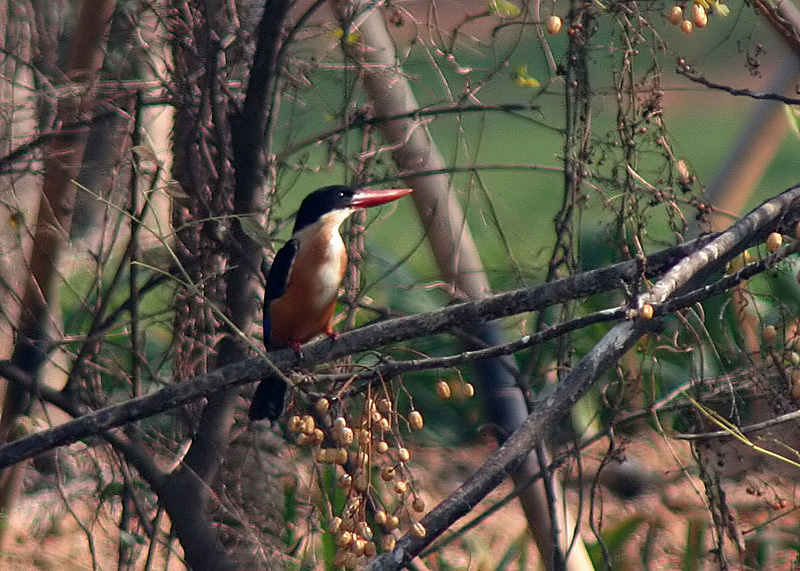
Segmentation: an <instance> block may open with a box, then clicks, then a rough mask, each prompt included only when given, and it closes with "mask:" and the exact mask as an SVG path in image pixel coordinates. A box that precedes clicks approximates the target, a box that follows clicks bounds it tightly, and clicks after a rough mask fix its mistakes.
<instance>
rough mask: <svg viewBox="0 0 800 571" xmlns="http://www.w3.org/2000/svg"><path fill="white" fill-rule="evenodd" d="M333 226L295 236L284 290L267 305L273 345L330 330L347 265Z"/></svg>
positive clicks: (345, 256) (329, 331)
mask: <svg viewBox="0 0 800 571" xmlns="http://www.w3.org/2000/svg"><path fill="white" fill-rule="evenodd" d="M337 228H338V226H337V227H336V228H333V229H332V230H333V231H332V232H321V233H315V234H314V235H312V236H303V235H300V236H298V239H299V246H298V250H297V254H296V255H295V259H294V263H293V264H292V268H291V270H290V273H289V279H288V282H287V285H286V291H285V293H284V294H283V295H282V296H281V297H280V298H278V299H276V300H275V301H273V302H272V303H271V304H270V306H269V320H270V342H271V344H272V345H273V346H275V347H286V346H289V345H290V344H292V343H305V342H307V341H310V340H311V339H313V338H314V337H316V336H317V335H321V334H323V333H325V334H328V335H330V334H332V333H333V314H334V310H335V308H336V298H337V296H338V294H339V287H340V286H341V283H342V278H343V277H344V273H345V270H346V268H347V253H346V252H345V248H344V243H343V242H342V239H341V237H340V236H339V232H338V231H337ZM326 235H327V236H326Z"/></svg>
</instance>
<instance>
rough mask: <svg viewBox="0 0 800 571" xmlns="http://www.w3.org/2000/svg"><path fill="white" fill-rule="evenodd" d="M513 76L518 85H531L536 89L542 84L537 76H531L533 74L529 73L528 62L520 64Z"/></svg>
mask: <svg viewBox="0 0 800 571" xmlns="http://www.w3.org/2000/svg"><path fill="white" fill-rule="evenodd" d="M511 77H512V78H513V80H514V81H515V82H516V83H517V84H518V85H521V86H522V87H531V88H534V89H535V88H537V87H540V86H541V84H540V83H539V82H538V81H537V80H536V78H535V77H531V75H530V74H528V64H527V63H521V64H519V66H518V67H517V71H516V72H515V73H514V75H512V76H511Z"/></svg>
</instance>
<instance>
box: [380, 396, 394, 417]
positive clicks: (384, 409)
mask: <svg viewBox="0 0 800 571" xmlns="http://www.w3.org/2000/svg"><path fill="white" fill-rule="evenodd" d="M378 410H379V411H380V412H381V413H383V414H389V413H390V412H392V401H390V400H389V399H387V398H382V399H378Z"/></svg>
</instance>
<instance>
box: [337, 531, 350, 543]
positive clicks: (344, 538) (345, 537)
mask: <svg viewBox="0 0 800 571" xmlns="http://www.w3.org/2000/svg"><path fill="white" fill-rule="evenodd" d="M351 541H353V534H352V533H351V532H349V531H346V530H345V531H341V532H339V533H337V534H336V545H338V546H339V547H347V546H348V545H350V542H351Z"/></svg>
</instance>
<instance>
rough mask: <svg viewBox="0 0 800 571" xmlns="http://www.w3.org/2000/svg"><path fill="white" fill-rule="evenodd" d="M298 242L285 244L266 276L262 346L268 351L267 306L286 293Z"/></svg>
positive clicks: (291, 241)
mask: <svg viewBox="0 0 800 571" xmlns="http://www.w3.org/2000/svg"><path fill="white" fill-rule="evenodd" d="M297 245H298V242H297V240H295V239H292V240H289V241H288V242H286V245H284V246H283V248H281V249H280V250H278V253H277V254H275V259H274V260H273V261H272V266H271V267H270V269H269V274H267V285H266V286H265V287H264V345H266V347H267V350H269V349H270V343H269V335H270V327H269V304H270V303H272V302H273V301H275V300H276V299H278V298H279V297H281V296H282V295H283V294H284V293H285V292H286V286H287V285H289V275H290V274H291V272H292V264H293V263H294V258H295V255H296V254H297Z"/></svg>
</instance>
